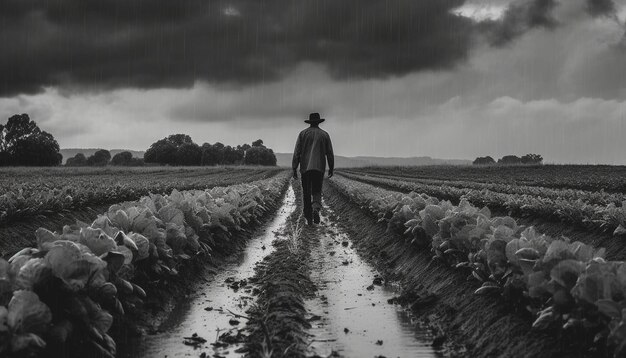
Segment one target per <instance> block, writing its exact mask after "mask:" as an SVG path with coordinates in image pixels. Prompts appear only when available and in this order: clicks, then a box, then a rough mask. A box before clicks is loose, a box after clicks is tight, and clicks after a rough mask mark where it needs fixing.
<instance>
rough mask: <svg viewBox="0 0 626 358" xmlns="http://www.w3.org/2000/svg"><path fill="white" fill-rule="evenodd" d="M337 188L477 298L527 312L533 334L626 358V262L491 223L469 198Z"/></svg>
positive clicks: (341, 183)
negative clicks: (472, 286)
mask: <svg viewBox="0 0 626 358" xmlns="http://www.w3.org/2000/svg"><path fill="white" fill-rule="evenodd" d="M332 183H333V184H334V185H335V186H336V187H337V188H338V189H339V190H340V191H342V192H344V193H345V194H346V195H347V196H349V197H350V198H351V200H353V201H354V202H355V203H357V204H358V205H360V206H361V207H363V208H366V209H367V210H369V211H370V212H371V213H373V214H375V215H377V217H378V218H379V221H381V222H383V221H384V222H387V225H388V228H389V229H390V230H394V231H397V232H398V233H400V234H401V235H403V236H404V237H405V238H406V239H407V240H409V241H410V242H411V243H412V244H414V245H417V246H418V247H421V248H423V249H426V250H429V251H430V252H431V253H432V255H433V259H434V260H437V261H441V262H443V263H445V264H447V265H450V266H451V267H455V268H456V269H458V270H466V272H468V273H471V275H470V276H469V277H468V279H473V280H477V281H478V282H479V283H480V286H479V287H478V288H477V290H476V292H475V293H476V294H489V295H501V296H502V297H504V298H505V299H506V300H507V301H508V302H510V303H511V304H513V305H514V306H516V307H517V308H518V310H520V311H524V310H528V311H529V312H530V313H531V314H533V315H534V317H535V318H534V323H533V325H532V326H533V328H534V329H538V330H552V331H555V330H556V331H558V332H559V333H560V334H562V335H565V336H569V337H570V338H572V339H573V340H574V341H576V342H579V343H581V344H582V346H584V347H586V348H588V349H592V350H594V352H595V353H598V352H605V353H606V352H614V354H615V356H623V355H624V354H625V353H626V300H625V298H626V263H624V262H617V261H615V262H607V261H605V260H604V259H603V256H604V252H605V250H604V249H602V248H600V249H596V248H594V247H592V246H589V245H585V244H583V243H581V242H570V241H569V240H568V239H566V238H561V239H555V238H552V237H550V236H546V235H542V234H540V233H538V232H536V231H535V229H534V228H533V227H523V226H519V225H518V224H517V223H516V221H515V220H514V219H513V218H511V217H508V216H505V217H492V216H491V213H490V211H489V209H487V208H482V209H479V208H477V207H475V206H473V205H472V204H470V203H469V202H468V201H467V200H466V199H462V200H461V202H460V203H459V205H457V206H455V205H452V204H451V203H450V202H449V201H440V200H439V199H437V198H434V197H431V196H428V195H426V194H418V193H416V192H411V193H408V194H402V193H398V192H392V191H388V190H385V189H382V188H379V187H375V186H372V185H369V184H365V183H361V182H357V181H353V180H349V179H345V178H341V177H335V178H333V179H332Z"/></svg>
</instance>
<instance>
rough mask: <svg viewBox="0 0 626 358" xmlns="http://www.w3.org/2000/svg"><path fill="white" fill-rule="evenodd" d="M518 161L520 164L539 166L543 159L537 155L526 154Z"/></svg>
mask: <svg viewBox="0 0 626 358" xmlns="http://www.w3.org/2000/svg"><path fill="white" fill-rule="evenodd" d="M520 160H521V162H522V164H541V163H542V162H543V157H542V156H541V155H539V154H526V155H524V156H522V158H521V159H520Z"/></svg>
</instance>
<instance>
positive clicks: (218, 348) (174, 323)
mask: <svg viewBox="0 0 626 358" xmlns="http://www.w3.org/2000/svg"><path fill="white" fill-rule="evenodd" d="M294 207H295V197H294V192H293V190H292V189H291V188H289V189H288V191H287V194H286V197H285V200H284V202H283V204H282V206H281V208H280V209H279V210H278V212H277V214H276V216H274V217H273V218H272V219H271V220H270V221H269V222H268V223H266V224H265V225H263V226H262V227H260V228H259V229H257V230H256V231H255V234H254V235H253V237H252V238H251V239H250V240H248V241H247V242H246V244H245V247H244V248H243V250H241V251H240V252H239V253H237V254H235V255H232V257H229V258H228V259H226V260H225V261H224V262H223V263H222V264H221V265H220V266H219V268H216V270H215V271H213V272H210V273H209V275H208V277H206V278H205V279H204V283H203V284H200V285H199V286H198V287H197V288H196V291H195V292H194V293H193V294H191V295H189V297H188V299H186V300H184V301H183V302H182V303H181V304H180V305H178V306H177V307H176V308H175V309H174V310H173V311H172V313H171V315H170V319H168V320H166V321H165V322H164V323H163V324H162V325H161V326H160V327H159V332H158V333H156V334H153V335H148V336H145V337H143V339H141V340H140V341H139V342H137V344H136V345H135V352H133V356H134V357H137V358H141V357H146V358H148V357H185V356H199V355H201V354H202V353H204V354H206V355H209V356H215V355H218V356H227V357H239V356H243V352H240V350H241V349H240V348H242V346H243V343H244V339H245V337H246V335H247V332H245V330H242V329H241V327H243V326H244V325H245V320H246V317H247V316H246V315H245V311H246V310H247V309H248V308H249V307H250V305H251V304H252V303H254V301H255V293H256V292H255V291H254V290H253V287H252V284H251V283H250V278H251V277H252V275H253V274H254V267H255V265H256V264H257V263H258V262H259V261H261V259H262V258H263V257H265V256H267V255H268V254H270V253H271V252H272V251H273V246H272V242H273V241H274V240H275V239H276V238H277V237H279V236H280V235H282V233H281V230H282V228H283V227H284V226H285V225H286V222H287V218H288V216H289V215H290V214H291V213H292V212H293V210H294Z"/></svg>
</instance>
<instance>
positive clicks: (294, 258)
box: [246, 181, 315, 357]
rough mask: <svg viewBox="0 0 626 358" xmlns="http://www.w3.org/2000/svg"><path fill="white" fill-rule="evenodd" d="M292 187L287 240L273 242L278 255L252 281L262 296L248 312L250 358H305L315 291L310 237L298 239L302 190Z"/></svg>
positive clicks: (264, 263)
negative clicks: (308, 304) (309, 311)
mask: <svg viewBox="0 0 626 358" xmlns="http://www.w3.org/2000/svg"><path fill="white" fill-rule="evenodd" d="M292 187H293V189H294V192H295V196H296V205H295V208H294V210H293V212H292V213H291V215H290V216H289V219H288V220H287V224H286V226H285V227H284V228H283V230H284V235H285V237H286V239H284V240H276V241H275V242H274V247H275V251H274V252H273V253H272V254H270V255H268V256H267V257H265V259H264V260H263V261H262V262H261V263H259V265H258V266H257V268H256V274H255V276H254V277H253V278H252V281H253V282H254V283H255V284H256V286H257V288H258V290H259V292H260V294H259V296H258V299H257V302H256V304H255V306H254V307H253V308H252V309H251V310H250V311H249V315H250V320H249V322H248V327H247V328H248V329H249V330H250V332H251V333H250V336H249V337H248V340H247V343H246V348H247V351H248V355H247V356H248V357H263V356H268V357H269V356H271V357H303V356H305V354H306V349H307V344H308V339H307V333H306V331H307V329H308V328H310V327H311V326H310V323H309V322H308V321H307V320H306V309H305V299H306V298H310V297H312V296H313V294H314V291H315V287H314V285H313V283H312V282H311V279H310V271H309V269H308V267H307V261H308V260H309V256H310V246H311V240H310V237H309V236H304V235H300V236H299V237H298V232H299V230H300V228H301V227H302V225H304V222H303V219H302V217H301V216H300V212H301V211H302V188H301V187H300V185H298V182H297V181H292ZM268 354H269V355H268Z"/></svg>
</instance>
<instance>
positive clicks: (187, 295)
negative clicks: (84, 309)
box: [109, 186, 287, 358]
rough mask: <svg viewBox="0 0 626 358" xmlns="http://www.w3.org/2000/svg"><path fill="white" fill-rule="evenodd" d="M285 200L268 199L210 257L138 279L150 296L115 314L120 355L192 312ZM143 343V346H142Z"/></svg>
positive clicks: (136, 351)
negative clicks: (253, 219) (254, 216)
mask: <svg viewBox="0 0 626 358" xmlns="http://www.w3.org/2000/svg"><path fill="white" fill-rule="evenodd" d="M284 193H285V195H286V193H287V186H285V188H284ZM282 202H283V197H281V198H278V199H277V200H276V202H274V203H268V204H267V205H266V209H267V210H268V211H267V212H266V213H265V214H264V215H263V216H262V217H261V218H259V221H258V222H257V223H252V224H251V225H249V226H247V227H245V228H243V229H242V230H241V231H239V232H237V233H235V234H233V236H232V237H231V238H230V239H229V241H228V244H227V245H220V246H219V247H218V248H216V250H215V251H213V252H212V255H211V256H210V257H208V256H195V257H193V258H192V259H191V260H188V261H187V262H186V263H185V264H184V265H182V266H181V267H180V268H179V272H178V275H176V276H171V277H162V278H161V279H159V280H158V281H149V280H146V281H143V282H137V283H138V284H139V285H140V286H141V287H143V288H144V289H145V290H146V293H147V299H146V300H145V301H144V304H143V305H141V306H138V307H136V309H133V310H127V311H126V315H124V316H122V317H115V320H114V324H113V327H112V328H111V330H110V331H109V334H110V335H111V336H112V337H113V338H114V339H115V341H116V342H117V345H118V354H117V356H118V357H133V358H134V357H135V356H136V355H141V354H142V353H141V350H142V349H144V348H145V349H147V347H146V346H145V345H144V346H142V342H143V341H145V340H147V338H146V337H145V336H146V335H157V334H160V333H163V332H164V331H166V330H168V329H171V327H173V326H175V325H176V324H177V323H180V322H181V317H182V315H184V314H185V313H186V312H188V310H189V308H190V307H191V305H190V302H192V300H193V298H194V297H198V296H200V297H204V296H203V295H202V294H201V293H202V292H203V291H202V288H203V287H205V286H206V285H207V284H211V282H214V281H213V280H211V278H212V277H214V276H215V275H216V274H218V273H221V272H224V269H223V268H224V267H228V265H236V263H237V262H241V260H243V259H244V258H245V256H243V255H242V253H243V252H244V249H245V248H246V247H247V246H248V243H249V242H250V240H251V239H252V238H253V237H254V234H255V233H258V232H263V230H264V227H265V226H266V225H268V224H267V223H268V221H270V220H272V219H274V218H275V215H274V214H275V213H276V212H277V210H278V209H279V207H280V206H281V204H282ZM279 215H280V214H279ZM259 228H261V229H259ZM257 229H259V230H257ZM215 282H217V281H215ZM217 283H218V284H221V283H223V282H217ZM202 307H203V308H206V307H212V306H209V305H206V306H202ZM205 312H206V311H205ZM193 333H197V332H191V336H193ZM192 341H193V340H192ZM156 343H158V342H156ZM156 343H155V344H156ZM181 346H182V347H184V346H185V345H184V339H183V340H181V341H180V345H179V347H181ZM139 347H143V348H141V349H139ZM150 349H152V348H150ZM199 354H200V353H199V352H198V355H199ZM194 355H195V354H194ZM147 356H150V355H147ZM157 356H159V355H157Z"/></svg>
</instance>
